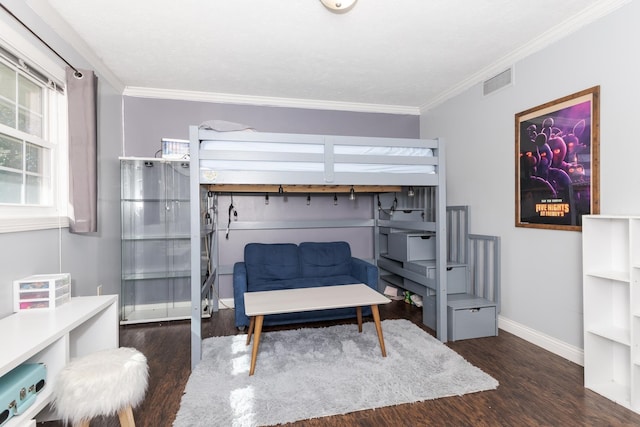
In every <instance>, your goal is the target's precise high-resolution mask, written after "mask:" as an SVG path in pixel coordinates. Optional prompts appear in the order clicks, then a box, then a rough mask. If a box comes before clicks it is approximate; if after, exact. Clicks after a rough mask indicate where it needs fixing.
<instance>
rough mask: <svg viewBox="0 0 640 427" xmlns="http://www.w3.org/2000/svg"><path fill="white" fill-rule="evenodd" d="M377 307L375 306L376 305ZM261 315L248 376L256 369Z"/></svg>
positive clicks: (256, 326) (257, 320)
mask: <svg viewBox="0 0 640 427" xmlns="http://www.w3.org/2000/svg"><path fill="white" fill-rule="evenodd" d="M376 308H377V307H376ZM263 320H264V316H263V315H259V316H256V325H255V331H256V337H255V338H254V339H253V349H252V351H251V368H250V369H249V376H251V375H253V373H254V372H255V370H256V359H257V358H258V346H259V345H260V333H261V332H262V321H263Z"/></svg>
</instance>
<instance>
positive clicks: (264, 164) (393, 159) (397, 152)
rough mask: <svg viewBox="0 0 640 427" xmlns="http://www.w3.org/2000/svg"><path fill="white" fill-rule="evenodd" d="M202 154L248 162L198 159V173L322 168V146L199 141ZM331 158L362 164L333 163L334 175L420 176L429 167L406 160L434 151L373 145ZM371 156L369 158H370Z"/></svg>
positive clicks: (338, 147) (336, 150)
mask: <svg viewBox="0 0 640 427" xmlns="http://www.w3.org/2000/svg"><path fill="white" fill-rule="evenodd" d="M200 150H201V151H207V152H210V153H215V152H216V151H220V152H222V151H227V152H237V153H239V154H247V155H248V158H242V159H238V160H228V159H201V160H200V169H201V170H216V171H247V170H250V171H279V172H322V171H323V170H324V168H325V158H324V154H325V145H324V144H320V143H318V144H310V143H304V144H296V143H277V142H274V143H270V142H242V143H240V144H239V143H237V142H228V141H202V142H201V144H200ZM251 153H282V155H283V160H282V161H278V160H252V159H251ZM287 154H310V155H317V158H318V160H317V161H295V160H294V161H290V160H286V155H287ZM333 154H334V155H348V156H362V162H360V161H358V162H340V161H335V162H334V163H333V170H334V171H335V172H367V173H400V174H401V173H420V174H425V173H426V174H434V173H435V166H433V165H432V164H428V165H425V164H409V163H407V162H406V159H407V158H411V159H413V160H415V158H420V157H433V150H432V149H431V148H425V147H403V146H373V145H344V144H335V145H334V146H333ZM370 156H371V157H370ZM374 156H381V157H385V162H384V163H379V162H375V163H373V162H371V163H367V160H368V157H369V158H373V157H374Z"/></svg>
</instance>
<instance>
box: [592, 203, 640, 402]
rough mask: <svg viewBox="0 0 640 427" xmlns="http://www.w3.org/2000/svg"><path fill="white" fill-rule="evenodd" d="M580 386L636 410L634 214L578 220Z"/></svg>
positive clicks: (639, 273) (638, 354) (639, 249)
mask: <svg viewBox="0 0 640 427" xmlns="http://www.w3.org/2000/svg"><path fill="white" fill-rule="evenodd" d="M582 243H583V244H582V262H583V302H584V385H585V387H586V388H588V389H591V390H593V391H595V392H596V393H599V394H601V395H602V396H604V397H606V398H608V399H610V400H612V401H614V402H616V403H618V404H620V405H622V406H625V407H627V408H629V409H631V410H633V411H635V412H639V413H640V216H638V217H635V216H614V215H588V216H584V217H583V223H582Z"/></svg>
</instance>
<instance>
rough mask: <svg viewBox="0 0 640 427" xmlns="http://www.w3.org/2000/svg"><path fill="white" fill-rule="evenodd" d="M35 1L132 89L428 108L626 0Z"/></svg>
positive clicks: (271, 101)
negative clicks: (346, 5)
mask: <svg viewBox="0 0 640 427" xmlns="http://www.w3.org/2000/svg"><path fill="white" fill-rule="evenodd" d="M30 3H31V4H32V7H34V6H33V4H35V5H38V4H39V6H38V7H35V10H36V12H38V10H40V12H39V13H40V14H41V15H43V13H45V14H46V16H43V18H45V19H46V20H47V21H48V22H50V23H51V22H57V24H56V25H57V26H58V30H59V29H60V27H61V26H65V27H66V29H67V37H66V38H67V39H69V36H68V34H73V35H74V36H77V37H78V39H79V40H81V41H82V43H85V44H86V47H88V49H89V50H90V51H91V52H92V53H93V55H94V59H95V60H94V61H93V63H92V65H93V66H94V67H98V68H97V69H98V71H101V68H102V69H104V70H108V71H109V73H110V75H112V76H114V77H115V79H117V80H118V81H119V82H121V84H122V86H124V87H125V94H126V93H127V91H129V93H141V92H144V91H149V92H152V91H153V92H155V93H162V92H163V91H164V92H166V93H174V94H175V93H183V95H184V96H185V97H187V98H188V95H189V94H191V95H193V94H197V93H201V94H207V96H209V97H211V98H212V99H215V98H216V97H219V98H220V99H226V100H231V101H233V100H237V101H242V100H252V101H253V102H257V103H261V104H274V105H276V104H278V103H279V102H280V103H282V104H283V105H285V104H287V103H295V102H298V103H307V104H309V105H313V104H314V103H315V104H317V105H319V106H321V105H326V106H330V105H334V106H336V107H337V108H340V106H343V107H344V108H347V109H358V108H356V107H358V106H360V107H362V109H371V110H375V109H376V107H380V109H387V110H389V111H393V110H394V109H396V110H397V111H408V112H411V111H418V112H419V111H421V110H424V109H428V108H429V107H430V106H433V105H436V104H438V103H439V102H442V100H444V99H447V98H448V97H450V96H452V95H455V94H456V93H458V92H460V91H462V90H464V89H466V88H468V87H470V86H471V85H473V84H476V83H478V82H480V81H483V80H484V79H487V78H490V77H492V76H493V75H495V74H497V73H499V72H501V71H503V70H505V69H506V68H508V67H509V66H511V65H512V64H513V63H514V62H515V61H516V60H518V59H520V58H522V57H523V56H525V55H527V54H530V53H532V52H534V51H536V50H538V49H540V48H542V47H544V46H546V45H548V44H549V43H553V42H554V41H555V40H557V39H559V38H560V37H564V36H566V35H567V34H569V33H571V32H573V31H575V30H576V29H578V28H580V27H581V26H583V25H586V24H587V23H589V22H592V21H593V20H595V19H598V18H600V17H601V16H603V15H605V14H607V13H609V12H611V11H612V10H614V9H616V8H617V7H619V6H620V5H621V4H623V3H625V1H623V0H528V1H526V0H520V1H513V0H429V1H427V0H402V1H393V2H392V1H382V0H359V1H358V2H357V3H356V5H355V7H353V9H351V10H350V11H349V12H347V13H341V14H338V13H332V12H330V11H329V10H328V9H326V8H325V7H324V6H323V5H322V4H321V3H320V1H319V0H278V1H257V0H180V1H176V0H135V1H132V0H30ZM54 15H59V16H54ZM58 32H60V31H58Z"/></svg>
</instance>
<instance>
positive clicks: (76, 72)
mask: <svg viewBox="0 0 640 427" xmlns="http://www.w3.org/2000/svg"><path fill="white" fill-rule="evenodd" d="M0 7H2V8H3V9H4V10H5V12H7V13H8V14H9V15H11V16H12V17H13V19H15V20H16V21H18V22H19V23H20V25H22V26H23V27H24V28H26V29H27V31H29V32H30V33H31V34H33V36H34V37H35V38H37V39H38V40H40V42H41V43H42V44H43V45H45V46H46V47H47V48H48V49H49V50H50V51H51V52H53V53H55V55H56V56H57V57H58V58H60V59H61V60H62V61H63V62H64V63H65V64H67V65H68V66H69V68H71V69H72V70H73V71H74V73H73V75H74V76H75V77H76V78H78V79H81V78H82V73H81V72H80V71H78V69H77V68H76V67H74V66H73V65H71V64H70V63H69V61H67V60H66V59H64V58H63V57H62V55H60V54H59V53H58V52H57V51H56V50H55V49H54V48H52V47H51V46H49V44H48V43H47V42H46V41H44V40H42V38H41V37H40V36H39V35H37V34H36V33H35V32H34V31H33V30H32V29H31V28H29V27H28V26H27V24H25V23H24V22H22V21H21V20H20V18H18V17H17V16H16V15H14V14H13V12H11V11H10V10H9V9H7V7H6V6H5V5H3V4H2V3H0Z"/></svg>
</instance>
